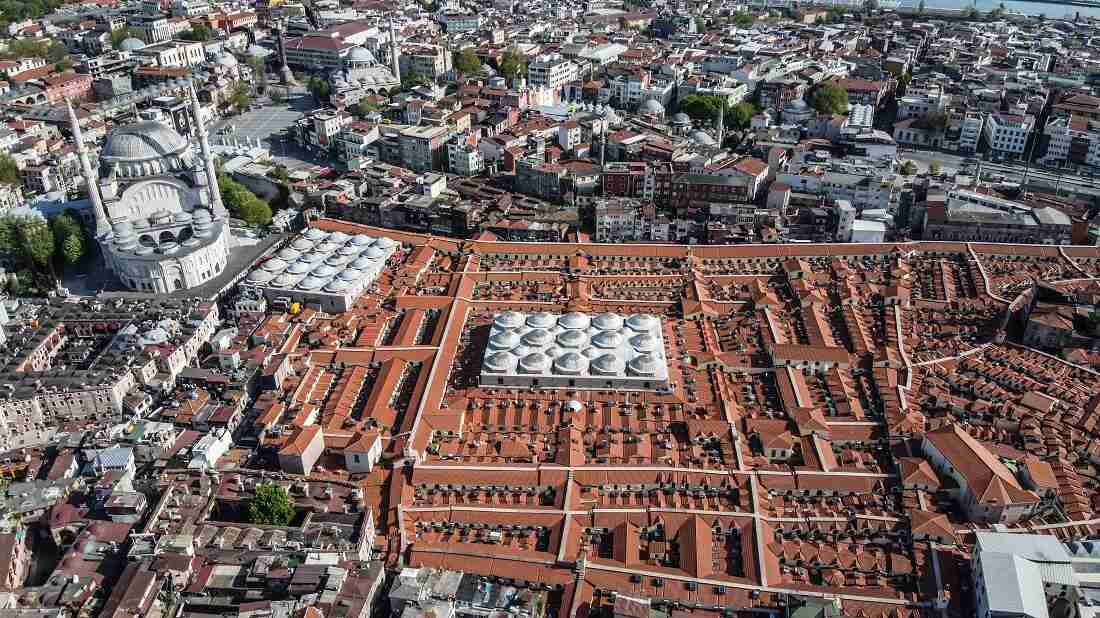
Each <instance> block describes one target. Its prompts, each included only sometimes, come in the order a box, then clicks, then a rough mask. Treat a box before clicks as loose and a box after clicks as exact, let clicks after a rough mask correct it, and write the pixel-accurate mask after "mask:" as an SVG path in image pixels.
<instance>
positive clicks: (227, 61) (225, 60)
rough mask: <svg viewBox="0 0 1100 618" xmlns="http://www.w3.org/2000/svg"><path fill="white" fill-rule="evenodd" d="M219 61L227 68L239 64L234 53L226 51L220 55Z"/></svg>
mask: <svg viewBox="0 0 1100 618" xmlns="http://www.w3.org/2000/svg"><path fill="white" fill-rule="evenodd" d="M217 62H218V64H220V65H221V66H223V67H225V68H227V69H233V68H236V67H237V64H238V62H237V59H236V58H235V57H234V56H233V54H230V53H224V54H222V55H220V56H218V61H217Z"/></svg>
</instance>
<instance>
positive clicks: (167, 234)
mask: <svg viewBox="0 0 1100 618" xmlns="http://www.w3.org/2000/svg"><path fill="white" fill-rule="evenodd" d="M160 242H161V244H164V243H168V242H176V237H175V236H173V235H172V232H171V230H165V231H163V232H161V233H160Z"/></svg>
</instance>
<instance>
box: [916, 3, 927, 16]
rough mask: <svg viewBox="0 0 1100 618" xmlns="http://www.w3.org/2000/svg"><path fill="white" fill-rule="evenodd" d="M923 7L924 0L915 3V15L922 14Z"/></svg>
mask: <svg viewBox="0 0 1100 618" xmlns="http://www.w3.org/2000/svg"><path fill="white" fill-rule="evenodd" d="M924 9H925V7H924V0H920V2H919V3H917V15H924Z"/></svg>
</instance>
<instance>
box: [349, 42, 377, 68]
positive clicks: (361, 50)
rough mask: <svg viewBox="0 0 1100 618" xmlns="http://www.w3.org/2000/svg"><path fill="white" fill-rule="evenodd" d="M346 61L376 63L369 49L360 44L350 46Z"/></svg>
mask: <svg viewBox="0 0 1100 618" xmlns="http://www.w3.org/2000/svg"><path fill="white" fill-rule="evenodd" d="M347 61H348V62H361V63H364V64H377V61H376V60H375V59H374V54H372V53H370V50H369V49H367V48H366V47H362V46H357V47H352V48H351V51H350V52H348V56H347Z"/></svg>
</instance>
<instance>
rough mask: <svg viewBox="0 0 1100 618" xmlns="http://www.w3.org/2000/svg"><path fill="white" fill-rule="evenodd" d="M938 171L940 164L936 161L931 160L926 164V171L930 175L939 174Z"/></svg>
mask: <svg viewBox="0 0 1100 618" xmlns="http://www.w3.org/2000/svg"><path fill="white" fill-rule="evenodd" d="M940 171H941V170H940V164H939V162H938V161H933V162H931V163H929V164H928V173H929V174H931V175H932V176H939V175H940Z"/></svg>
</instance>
